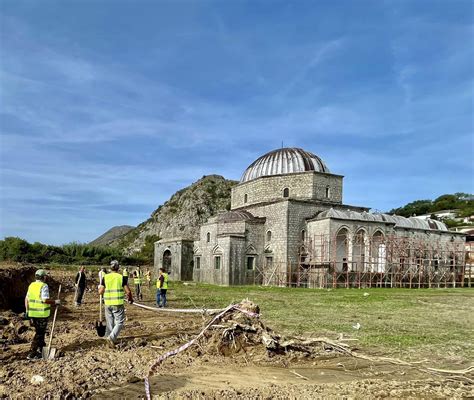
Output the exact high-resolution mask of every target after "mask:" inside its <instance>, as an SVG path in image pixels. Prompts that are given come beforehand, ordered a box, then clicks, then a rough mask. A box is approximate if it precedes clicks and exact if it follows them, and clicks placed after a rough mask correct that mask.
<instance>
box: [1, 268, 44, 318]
mask: <svg viewBox="0 0 474 400" xmlns="http://www.w3.org/2000/svg"><path fill="white" fill-rule="evenodd" d="M36 269H37V268H36V267H34V266H32V265H31V266H16V265H8V266H0V310H12V311H13V312H15V313H21V312H24V311H25V304H24V303H25V300H24V299H25V295H26V292H27V291H28V286H29V284H30V283H31V282H33V280H34V277H35V271H36Z"/></svg>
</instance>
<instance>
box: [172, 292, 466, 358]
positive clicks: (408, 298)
mask: <svg viewBox="0 0 474 400" xmlns="http://www.w3.org/2000/svg"><path fill="white" fill-rule="evenodd" d="M365 293H368V295H364V294H365ZM244 298H249V299H250V300H252V301H253V302H255V303H257V304H258V305H259V306H260V308H261V314H262V318H263V320H264V322H265V323H266V324H267V325H269V326H270V327H272V328H273V329H274V330H276V331H277V332H279V333H284V334H296V335H305V336H327V337H330V338H336V337H337V336H338V335H339V334H340V333H343V334H344V335H345V336H349V337H353V338H357V339H358V340H359V341H358V342H357V345H358V346H359V347H360V348H361V349H362V350H364V351H369V352H371V353H372V354H386V355H390V356H393V357H394V356H396V357H401V358H404V359H407V360H415V359H421V358H429V359H432V360H433V361H436V362H437V363H438V364H437V365H440V363H441V364H442V365H458V364H465V363H469V362H471V363H472V361H473V360H474V289H416V290H415V289H412V290H410V289H361V290H357V289H335V290H320V289H299V288H275V287H258V286H244V287H221V286H214V285H205V284H196V285H183V284H181V283H173V285H172V286H171V290H170V294H169V300H170V306H172V307H183V308H184V307H206V308H214V307H215V308H218V307H223V306H226V305H228V304H230V303H233V302H239V301H240V300H242V299H244ZM356 323H359V324H360V325H361V328H360V329H359V330H356V329H354V328H353V327H352V326H353V325H355V324H356Z"/></svg>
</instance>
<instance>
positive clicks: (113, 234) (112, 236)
mask: <svg viewBox="0 0 474 400" xmlns="http://www.w3.org/2000/svg"><path fill="white" fill-rule="evenodd" d="M132 229H135V227H134V226H130V225H121V226H114V227H113V228H110V229H109V230H108V231H107V232H105V233H104V234H102V235H100V236H99V237H98V238H96V239H94V240H93V241H92V242H89V244H90V245H91V246H110V245H113V243H115V242H116V240H117V239H118V238H121V237H122V236H124V235H125V234H126V233H128V232H130V231H131V230H132Z"/></svg>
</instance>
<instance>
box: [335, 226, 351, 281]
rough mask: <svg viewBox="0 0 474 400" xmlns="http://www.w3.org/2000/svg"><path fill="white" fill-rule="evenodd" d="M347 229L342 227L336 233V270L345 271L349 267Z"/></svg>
mask: <svg viewBox="0 0 474 400" xmlns="http://www.w3.org/2000/svg"><path fill="white" fill-rule="evenodd" d="M348 258H349V231H348V230H347V228H342V229H340V230H339V231H338V232H337V235H336V271H339V272H347V271H348V267H349V264H348V262H349V260H348Z"/></svg>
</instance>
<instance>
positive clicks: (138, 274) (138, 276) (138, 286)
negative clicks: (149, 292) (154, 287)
mask: <svg viewBox="0 0 474 400" xmlns="http://www.w3.org/2000/svg"><path fill="white" fill-rule="evenodd" d="M133 278H134V279H133V283H134V284H135V295H136V296H137V299H138V300H143V295H142V271H141V270H140V266H139V265H138V266H137V269H136V270H135V272H134V273H133Z"/></svg>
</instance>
